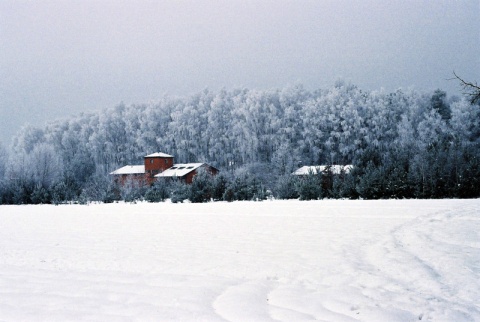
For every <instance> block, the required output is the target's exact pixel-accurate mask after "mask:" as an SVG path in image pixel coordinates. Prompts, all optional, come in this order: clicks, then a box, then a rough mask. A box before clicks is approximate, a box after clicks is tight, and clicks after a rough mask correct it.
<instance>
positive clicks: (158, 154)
mask: <svg viewBox="0 0 480 322" xmlns="http://www.w3.org/2000/svg"><path fill="white" fill-rule="evenodd" d="M155 157H161V158H173V155H170V154H166V153H163V152H156V153H152V154H149V155H146V156H145V158H155Z"/></svg>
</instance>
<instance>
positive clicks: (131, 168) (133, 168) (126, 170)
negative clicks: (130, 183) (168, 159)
mask: <svg viewBox="0 0 480 322" xmlns="http://www.w3.org/2000/svg"><path fill="white" fill-rule="evenodd" d="M144 173H145V166H144V165H126V166H124V167H121V168H119V169H117V170H115V171H113V172H110V174H114V175H115V174H144Z"/></svg>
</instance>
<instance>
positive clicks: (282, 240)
mask: <svg viewBox="0 0 480 322" xmlns="http://www.w3.org/2000/svg"><path fill="white" fill-rule="evenodd" d="M478 299H480V200H479V199H476V200H377V201H363V200H362V201H361V200H322V201H303V202H302V201H297V200H294V201H263V202H233V203H226V202H216V203H206V204H191V203H185V204H172V203H168V202H165V203H138V204H126V203H114V204H90V205H60V206H53V205H41V206H33V205H27V206H0V321H313V320H315V321H402V322H403V321H480V304H479V303H480V302H479V300H478Z"/></svg>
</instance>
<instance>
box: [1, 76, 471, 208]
mask: <svg viewBox="0 0 480 322" xmlns="http://www.w3.org/2000/svg"><path fill="white" fill-rule="evenodd" d="M156 151H162V152H166V153H169V154H171V155H174V156H175V162H178V163H180V162H207V163H209V164H211V165H213V166H215V167H216V168H218V169H220V170H221V173H222V176H221V178H223V179H222V180H224V181H225V182H224V188H225V189H227V188H229V189H230V190H229V191H230V192H229V193H227V194H226V190H225V191H223V192H222V195H221V197H220V192H218V191H217V192H218V193H217V194H216V195H215V196H213V197H211V198H213V199H216V200H229V199H232V200H235V199H243V198H244V197H242V196H243V194H242V193H239V194H236V193H235V191H237V190H242V189H243V188H242V189H240V188H239V187H240V186H243V185H244V184H245V183H244V182H247V183H246V184H247V185H254V187H255V189H257V188H258V189H260V190H259V191H263V192H258V191H257V192H255V193H254V194H251V193H250V194H247V195H248V197H246V199H249V198H256V199H262V198H264V196H269V195H270V196H273V197H277V198H302V199H312V198H313V199H317V198H326V197H328V198H450V197H454V198H470V197H478V196H479V195H480V189H479V188H478V187H479V186H480V185H479V183H480V182H479V181H480V106H478V105H472V104H471V103H470V102H468V101H467V100H465V99H460V98H454V97H453V98H451V97H450V98H449V97H447V95H446V93H445V92H443V91H441V90H436V91H434V92H430V93H421V92H418V91H415V90H409V91H403V90H397V91H395V92H391V93H389V92H385V91H362V90H361V89H359V88H357V87H356V86H354V85H351V84H345V83H343V82H338V83H337V84H336V85H335V86H333V87H332V88H329V89H325V90H316V91H307V90H305V89H304V88H303V87H302V86H295V87H288V88H285V89H281V90H266V91H259V90H247V89H239V90H232V91H227V90H222V91H219V92H212V91H208V90H205V91H202V92H200V93H197V94H195V95H191V96H188V97H180V98H179V97H164V98H163V99H161V100H160V101H159V102H155V103H149V104H140V105H131V106H125V105H124V104H120V105H118V106H116V107H114V108H111V109H107V110H104V111H101V112H99V113H93V114H81V115H79V116H77V117H75V118H71V119H67V120H58V121H54V122H52V123H50V124H48V125H47V126H45V127H43V128H38V127H32V126H25V127H24V128H23V129H22V130H21V131H20V132H19V133H18V134H17V135H16V137H15V138H14V140H13V142H12V145H11V146H10V147H1V146H0V203H3V204H10V203H13V204H21V203H58V202H65V201H87V202H88V201H94V200H101V201H109V200H113V199H115V198H117V199H118V198H122V199H129V198H130V199H131V197H128V196H127V195H128V194H126V193H125V192H122V193H120V192H121V191H120V190H121V189H123V188H121V187H116V186H115V183H114V182H113V180H112V178H111V177H110V176H109V175H108V173H109V172H110V171H112V170H114V169H116V168H118V167H120V166H123V165H126V164H141V163H142V162H143V156H145V155H147V154H149V153H152V152H156ZM320 164H323V165H328V164H343V165H345V164H353V165H354V170H353V171H352V172H351V173H349V174H345V175H344V176H342V177H341V180H340V178H337V176H334V179H332V180H331V182H332V185H329V186H326V187H325V186H324V187H321V184H319V183H318V182H319V181H321V180H323V179H319V178H315V176H314V175H312V177H313V178H310V177H307V178H303V179H301V181H300V182H298V180H299V178H294V177H292V176H291V175H290V174H291V172H292V171H294V170H295V169H296V168H297V167H300V166H302V165H320ZM307 183H308V186H309V187H310V188H312V187H313V188H312V189H313V191H314V192H313V193H306V192H307V191H311V189H310V188H305V187H304V185H307ZM157 185H158V184H157ZM193 187H194V185H192V186H191V187H187V188H184V190H188V189H190V190H192V189H193ZM315 187H316V188H315ZM319 187H320V188H319ZM153 188H154V187H138V189H137V190H138V191H137V192H132V194H133V195H135V196H136V197H135V198H134V199H148V198H149V197H148V195H147V192H149V191H150V195H151V194H152V193H153V192H151V190H152V189H153ZM175 189H176V190H175ZM175 189H173V188H172V187H171V186H170V187H168V194H169V197H171V196H173V195H175V194H176V193H175V191H177V190H178V189H180V188H178V187H176V188H175ZM255 189H253V190H255ZM315 189H316V190H315ZM130 190H131V191H134V190H135V189H133V188H132V189H130ZM180 190H181V189H180ZM217 190H218V189H217ZM247 190H248V189H247ZM132 194H131V195H132ZM177 194H179V193H177ZM306 195H308V196H310V197H305V196H306ZM229 196H230V197H229ZM191 198H193V197H191V196H190V197H188V199H191Z"/></svg>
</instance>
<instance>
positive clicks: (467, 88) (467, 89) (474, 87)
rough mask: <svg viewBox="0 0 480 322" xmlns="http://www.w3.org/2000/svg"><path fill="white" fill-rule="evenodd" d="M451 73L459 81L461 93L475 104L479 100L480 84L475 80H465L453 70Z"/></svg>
mask: <svg viewBox="0 0 480 322" xmlns="http://www.w3.org/2000/svg"><path fill="white" fill-rule="evenodd" d="M453 75H455V78H456V79H457V80H459V81H460V85H461V86H462V89H463V94H464V95H466V96H467V97H468V99H469V100H470V103H472V104H475V103H477V102H480V86H478V84H477V82H475V83H471V82H467V81H465V80H463V79H462V78H460V77H459V76H458V75H457V74H456V73H455V72H453Z"/></svg>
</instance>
